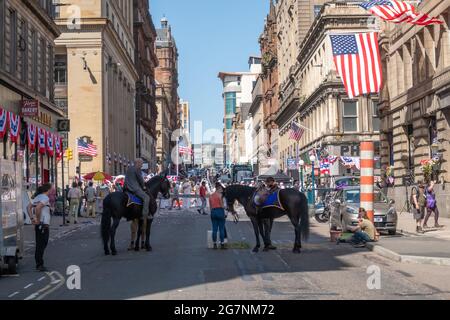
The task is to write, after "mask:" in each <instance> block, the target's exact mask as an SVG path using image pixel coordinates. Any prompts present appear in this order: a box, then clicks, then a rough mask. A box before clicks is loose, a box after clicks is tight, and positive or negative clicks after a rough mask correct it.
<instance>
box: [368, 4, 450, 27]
mask: <svg viewBox="0 0 450 320" xmlns="http://www.w3.org/2000/svg"><path fill="white" fill-rule="evenodd" d="M360 6H361V7H363V8H364V9H366V10H367V11H369V12H370V13H372V14H374V15H376V16H377V17H380V18H381V19H383V20H386V21H390V22H394V23H402V22H407V23H411V24H418V25H429V24H433V23H439V24H440V23H444V21H442V20H439V19H437V18H432V17H430V16H428V15H427V14H425V13H418V12H417V11H416V8H415V7H414V6H412V5H411V4H410V3H409V2H403V1H396V0H372V1H367V2H363V3H361V4H360Z"/></svg>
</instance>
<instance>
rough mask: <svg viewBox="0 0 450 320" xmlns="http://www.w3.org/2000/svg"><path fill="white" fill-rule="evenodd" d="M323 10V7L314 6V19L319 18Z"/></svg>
mask: <svg viewBox="0 0 450 320" xmlns="http://www.w3.org/2000/svg"><path fill="white" fill-rule="evenodd" d="M321 9H322V6H321V5H314V17H317V16H318V15H319V13H320V10H321Z"/></svg>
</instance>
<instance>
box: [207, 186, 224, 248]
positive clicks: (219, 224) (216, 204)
mask: <svg viewBox="0 0 450 320" xmlns="http://www.w3.org/2000/svg"><path fill="white" fill-rule="evenodd" d="M209 205H210V207H211V222H212V229H213V230H212V240H213V243H214V249H217V231H219V235H220V248H221V249H226V246H225V222H226V215H225V207H224V205H223V187H222V185H221V184H220V183H216V191H215V192H214V193H213V194H212V195H211V196H210V197H209Z"/></svg>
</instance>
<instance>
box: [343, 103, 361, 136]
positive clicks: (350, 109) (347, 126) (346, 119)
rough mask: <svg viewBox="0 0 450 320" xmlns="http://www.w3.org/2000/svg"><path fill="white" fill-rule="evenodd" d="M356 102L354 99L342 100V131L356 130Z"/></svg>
mask: <svg viewBox="0 0 450 320" xmlns="http://www.w3.org/2000/svg"><path fill="white" fill-rule="evenodd" d="M357 109H358V103H357V102H356V101H344V107H343V117H342V124H343V127H344V132H356V131H358V110H357Z"/></svg>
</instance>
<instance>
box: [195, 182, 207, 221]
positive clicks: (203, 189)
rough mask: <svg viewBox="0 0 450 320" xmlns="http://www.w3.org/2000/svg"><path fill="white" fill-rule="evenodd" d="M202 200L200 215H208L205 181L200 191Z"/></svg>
mask: <svg viewBox="0 0 450 320" xmlns="http://www.w3.org/2000/svg"><path fill="white" fill-rule="evenodd" d="M199 195H200V200H201V202H202V204H201V207H200V209H198V210H197V211H198V213H200V214H203V215H206V214H207V213H206V211H205V209H206V182H205V181H203V182H202V185H201V187H200V191H199Z"/></svg>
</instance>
